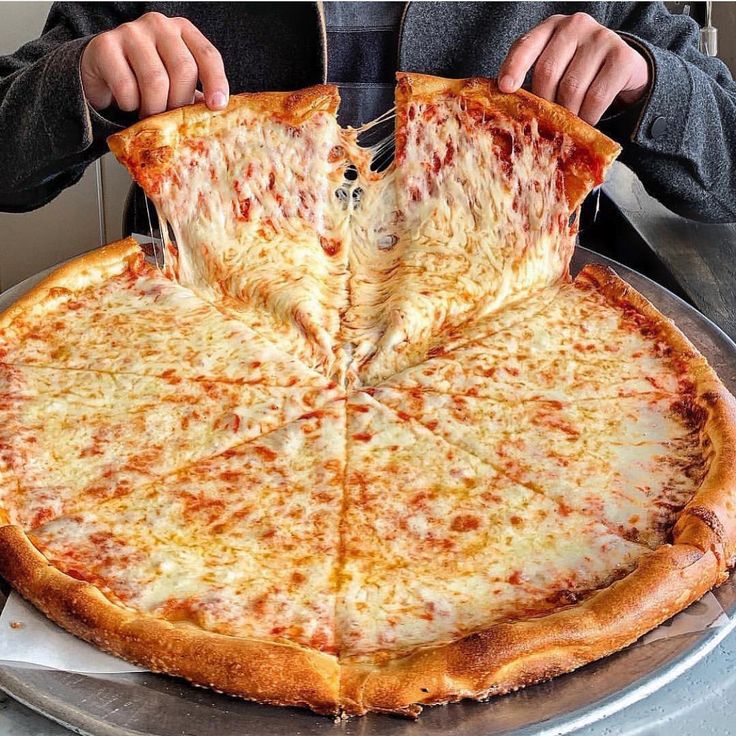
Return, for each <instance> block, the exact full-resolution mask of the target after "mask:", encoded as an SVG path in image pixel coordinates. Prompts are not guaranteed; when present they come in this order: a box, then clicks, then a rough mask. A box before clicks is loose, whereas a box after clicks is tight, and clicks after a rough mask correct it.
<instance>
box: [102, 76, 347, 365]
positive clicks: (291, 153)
mask: <svg viewBox="0 0 736 736" xmlns="http://www.w3.org/2000/svg"><path fill="white" fill-rule="evenodd" d="M338 104H339V97H338V94H337V88H335V87H331V86H316V87H311V88H309V89H305V90H301V91H298V92H265V93H257V94H242V95H234V96H232V97H231V98H230V102H229V105H228V108H227V109H226V110H223V111H220V112H213V111H210V110H208V109H207V108H206V106H205V105H204V104H200V105H192V106H188V107H184V108H180V109H178V110H173V111H170V112H167V113H163V114H161V115H157V116H154V117H151V118H147V119H146V120H144V121H141V122H140V123H138V124H136V125H134V126H132V127H131V128H128V129H127V130H125V131H123V132H122V133H119V134H116V135H114V136H112V137H111V138H110V140H109V144H110V148H111V149H112V151H113V152H114V153H115V155H116V156H117V157H118V159H119V160H120V161H121V162H122V163H123V164H125V165H126V166H127V167H128V169H129V170H130V171H131V173H132V175H133V176H134V177H135V179H136V181H137V182H138V183H139V184H140V185H141V186H142V187H143V189H144V191H145V192H146V194H147V195H148V196H149V197H150V198H151V199H152V201H153V202H154V203H155V205H156V209H157V211H158V213H159V221H160V222H161V224H162V227H163V230H164V235H165V240H166V267H167V269H168V271H169V273H171V274H173V275H174V276H175V277H176V278H177V280H178V281H179V282H180V283H182V284H184V285H186V286H189V287H192V288H194V289H195V290H197V292H198V293H200V294H204V295H205V296H206V297H207V298H208V299H211V300H212V301H214V302H221V301H224V302H226V303H227V304H228V305H229V308H231V309H233V310H234V311H235V313H237V312H238V311H241V308H242V316H243V319H244V320H245V321H246V322H247V323H252V322H253V321H254V320H255V321H256V322H257V323H259V324H260V326H261V328H262V329H263V330H264V332H265V333H268V334H269V335H270V334H271V333H275V334H277V335H280V336H281V337H282V338H283V339H284V340H286V339H288V340H290V341H291V344H292V346H293V347H292V349H293V350H294V351H296V354H297V355H298V356H299V357H300V358H301V359H302V360H305V361H306V362H308V363H309V364H310V365H311V366H312V367H315V366H323V367H325V368H326V369H328V370H332V369H335V370H338V371H339V369H340V366H339V365H335V360H336V354H339V353H340V346H339V344H338V342H339V341H338V333H339V327H340V314H341V312H342V311H343V310H344V308H345V307H346V306H347V258H348V255H347V243H346V239H347V227H348V213H347V207H346V204H345V200H344V198H341V197H340V190H341V189H342V188H343V185H344V183H345V169H346V167H347V166H348V162H347V159H346V153H345V144H346V142H347V140H348V139H349V138H350V136H349V135H348V134H346V133H344V132H343V131H342V130H341V129H340V127H339V126H338V124H337V118H336V110H337V106H338ZM172 235H173V237H174V238H175V243H174V241H173V240H172ZM337 360H338V363H339V356H338V358H337Z"/></svg>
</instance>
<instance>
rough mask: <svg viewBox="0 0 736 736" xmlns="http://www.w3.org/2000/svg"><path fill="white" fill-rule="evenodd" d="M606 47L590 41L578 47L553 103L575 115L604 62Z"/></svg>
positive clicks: (561, 80) (558, 86)
mask: <svg viewBox="0 0 736 736" xmlns="http://www.w3.org/2000/svg"><path fill="white" fill-rule="evenodd" d="M605 55H606V47H605V46H601V45H599V44H597V43H596V42H595V40H593V39H591V40H590V41H588V42H586V43H585V44H584V45H582V46H580V47H578V49H577V51H576V52H575V55H574V56H573V58H572V61H571V62H570V63H569V64H568V65H567V69H565V71H564V73H563V74H562V78H561V79H560V80H559V84H558V85H557V94H556V96H555V97H554V98H553V101H554V102H557V103H559V104H560V105H562V106H563V107H566V108H567V109H568V110H569V111H570V112H572V113H575V115H577V114H578V113H579V112H580V106H581V105H582V104H583V100H584V99H585V95H586V93H587V91H588V87H590V85H591V83H592V82H593V80H594V79H595V78H596V75H597V74H598V72H599V70H600V69H601V67H602V66H603V62H604V60H605Z"/></svg>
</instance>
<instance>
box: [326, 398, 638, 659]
mask: <svg viewBox="0 0 736 736" xmlns="http://www.w3.org/2000/svg"><path fill="white" fill-rule="evenodd" d="M386 478H391V479H392V484H391V491H390V492H388V493H387V492H386V490H385V488H386V486H385V479H386ZM346 493H347V498H346V501H347V508H346V517H345V520H344V522H343V529H344V540H343V546H344V558H343V566H342V570H341V578H342V586H341V593H340V596H341V597H340V605H339V607H338V628H339V630H340V635H341V651H342V653H343V656H346V657H351V656H364V655H366V654H369V653H372V652H377V651H385V650H390V651H396V650H397V649H406V648H413V647H417V646H423V645H428V644H437V643H441V642H447V641H452V640H454V639H456V638H458V637H460V636H463V635H466V634H468V633H471V632H473V631H477V630H480V629H483V628H486V627H488V626H489V625H491V624H493V623H497V622H499V621H505V620H510V619H515V618H523V617H525V616H528V615H534V614H539V613H545V612H549V611H552V610H555V609H556V608H559V607H561V606H564V605H568V604H569V603H571V602H574V601H575V600H576V599H580V598H583V597H585V596H586V595H587V594H588V592H589V591H590V590H593V589H596V588H600V587H602V586H605V585H606V584H608V583H609V582H611V581H612V580H613V579H615V578H616V577H618V576H620V575H622V574H625V573H626V572H628V571H629V570H631V569H632V567H633V566H634V565H635V564H636V562H637V561H638V560H639V559H640V558H641V557H642V556H643V555H645V554H647V552H648V550H647V549H646V548H645V547H643V546H641V545H638V544H635V543H632V542H628V541H626V540H624V539H622V538H621V537H620V536H618V535H617V534H615V533H614V532H612V531H609V530H608V529H607V528H606V527H605V526H604V524H602V523H601V522H599V521H597V520H595V519H594V518H592V517H591V516H589V515H586V514H582V513H578V512H577V511H576V510H572V511H570V512H569V513H566V514H565V515H562V514H561V513H560V506H559V504H558V503H557V502H556V501H555V500H554V499H552V498H547V497H545V496H542V495H541V494H539V493H536V492H534V491H532V490H530V489H529V488H527V487H526V486H524V485H522V484H519V483H515V482H513V481H511V480H509V479H508V478H507V477H505V476H504V475H502V474H500V473H498V472H497V471H496V470H495V469H494V468H493V467H491V466H490V465H488V464H487V463H483V462H481V461H480V460H479V459H477V458H476V457H474V456H473V455H471V454H469V453H467V452H465V451H464V450H462V449H460V448H458V447H455V446H453V445H451V444H448V443H447V442H445V441H444V440H442V439H440V438H439V437H437V436H436V435H434V434H432V433H431V432H429V431H428V430H426V429H424V428H423V427H422V426H421V425H419V424H417V423H415V422H413V421H411V420H410V419H407V418H401V417H399V416H398V415H397V414H395V413H394V412H391V411H389V410H388V409H386V408H384V407H382V406H381V405H380V404H378V403H376V402H375V401H373V400H372V399H371V398H369V397H366V396H364V395H361V394H356V395H354V396H353V397H352V398H351V399H350V402H349V404H348V476H347V490H346Z"/></svg>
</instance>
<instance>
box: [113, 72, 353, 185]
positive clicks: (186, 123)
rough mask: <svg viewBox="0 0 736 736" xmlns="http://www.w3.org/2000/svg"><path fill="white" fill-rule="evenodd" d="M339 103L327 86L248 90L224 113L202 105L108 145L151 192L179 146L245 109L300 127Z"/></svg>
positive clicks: (151, 121) (153, 120)
mask: <svg viewBox="0 0 736 736" xmlns="http://www.w3.org/2000/svg"><path fill="white" fill-rule="evenodd" d="M339 103H340V97H339V94H338V91H337V87H335V86H334V85H327V84H319V85H315V86H314V87H308V88H306V89H302V90H297V91H295V92H252V93H249V92H246V93H244V94H240V95H231V96H230V99H229V101H228V106H227V107H226V108H225V109H224V110H210V109H209V108H208V107H207V105H205V103H203V102H199V103H196V104H194V105H187V106H185V107H179V108H176V109H175V110H169V111H168V112H164V113H161V114H159V115H154V116H152V117H149V118H146V119H145V120H141V121H140V122H138V123H136V124H135V125H132V126H130V127H129V128H126V129H125V130H123V131H121V132H120V133H115V134H114V135H112V136H110V137H109V138H108V139H107V144H108V146H109V147H110V150H111V151H112V152H113V153H114V154H115V156H116V158H117V159H118V160H119V161H120V162H121V163H123V164H124V165H125V166H127V167H128V168H129V169H130V171H131V172H132V173H133V175H134V177H135V179H136V181H137V182H138V183H139V184H141V186H143V187H144V188H145V189H146V190H147V191H148V192H151V191H155V189H156V184H155V182H156V180H157V178H158V177H159V176H160V175H161V174H162V173H163V172H164V171H165V170H166V166H167V164H168V161H169V160H170V159H171V157H172V155H173V152H174V150H175V149H176V147H177V146H178V145H179V144H180V143H181V142H182V141H183V140H186V138H188V137H190V136H196V137H200V138H202V137H207V136H210V135H214V134H215V133H216V132H217V131H218V130H221V129H223V128H227V127H228V126H229V125H230V124H231V120H232V118H233V117H235V118H237V117H239V116H240V115H242V113H243V112H246V111H247V112H250V113H253V114H255V115H258V116H262V117H270V118H273V119H275V120H278V121H280V122H283V123H286V124H287V125H293V126H297V125H300V124H302V123H303V122H304V121H305V120H307V119H309V118H310V117H311V116H312V115H316V114H317V113H320V112H325V113H328V114H330V115H335V114H336V112H337V108H338V105H339Z"/></svg>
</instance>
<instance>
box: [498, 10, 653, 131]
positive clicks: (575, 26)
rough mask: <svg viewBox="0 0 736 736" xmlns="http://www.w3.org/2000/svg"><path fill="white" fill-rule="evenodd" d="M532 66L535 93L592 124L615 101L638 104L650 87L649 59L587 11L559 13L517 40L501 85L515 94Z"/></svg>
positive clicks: (503, 68) (503, 66) (501, 73)
mask: <svg viewBox="0 0 736 736" xmlns="http://www.w3.org/2000/svg"><path fill="white" fill-rule="evenodd" d="M532 66H534V72H533V74H532V92H534V94H536V95H539V97H544V98H545V99H547V100H550V101H551V102H557V103H558V104H560V105H562V106H564V107H566V108H567V109H568V110H570V111H571V112H573V113H575V114H576V115H579V116H580V117H581V118H582V119H583V120H585V121H587V122H588V123H590V124H591V125H595V124H596V123H597V122H598V121H599V120H600V119H601V116H602V115H603V113H604V112H605V111H606V110H607V109H608V108H609V107H610V106H611V105H612V104H613V103H614V102H617V103H621V104H623V105H632V104H634V103H635V102H638V101H639V100H640V99H641V98H642V97H643V95H644V93H645V92H646V90H647V87H648V86H649V66H648V64H647V62H646V59H645V58H644V57H643V56H642V55H641V54H640V53H639V52H638V51H636V50H635V49H633V48H632V47H631V46H629V44H627V43H626V41H624V40H623V39H622V38H621V37H620V36H619V35H618V34H617V33H614V32H613V31H611V30H609V29H608V28H606V27H605V26H602V25H600V24H599V23H598V22H597V21H595V20H594V19H593V18H591V16H589V15H587V14H586V13H575V14H574V15H553V16H551V17H549V18H547V20H545V21H543V22H542V23H540V24H539V25H538V26H536V27H535V28H533V29H532V30H531V31H529V32H528V33H526V34H524V35H523V36H521V38H519V39H517V40H516V41H515V42H514V44H513V45H512V46H511V48H510V49H509V52H508V54H507V56H506V59H505V60H504V61H503V63H502V64H501V69H500V71H499V74H498V80H499V83H498V86H499V89H500V90H501V91H502V92H515V91H516V90H517V89H519V87H521V85H522V83H523V82H524V77H525V76H526V73H527V72H528V71H529V69H530V68H531V67H532Z"/></svg>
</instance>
